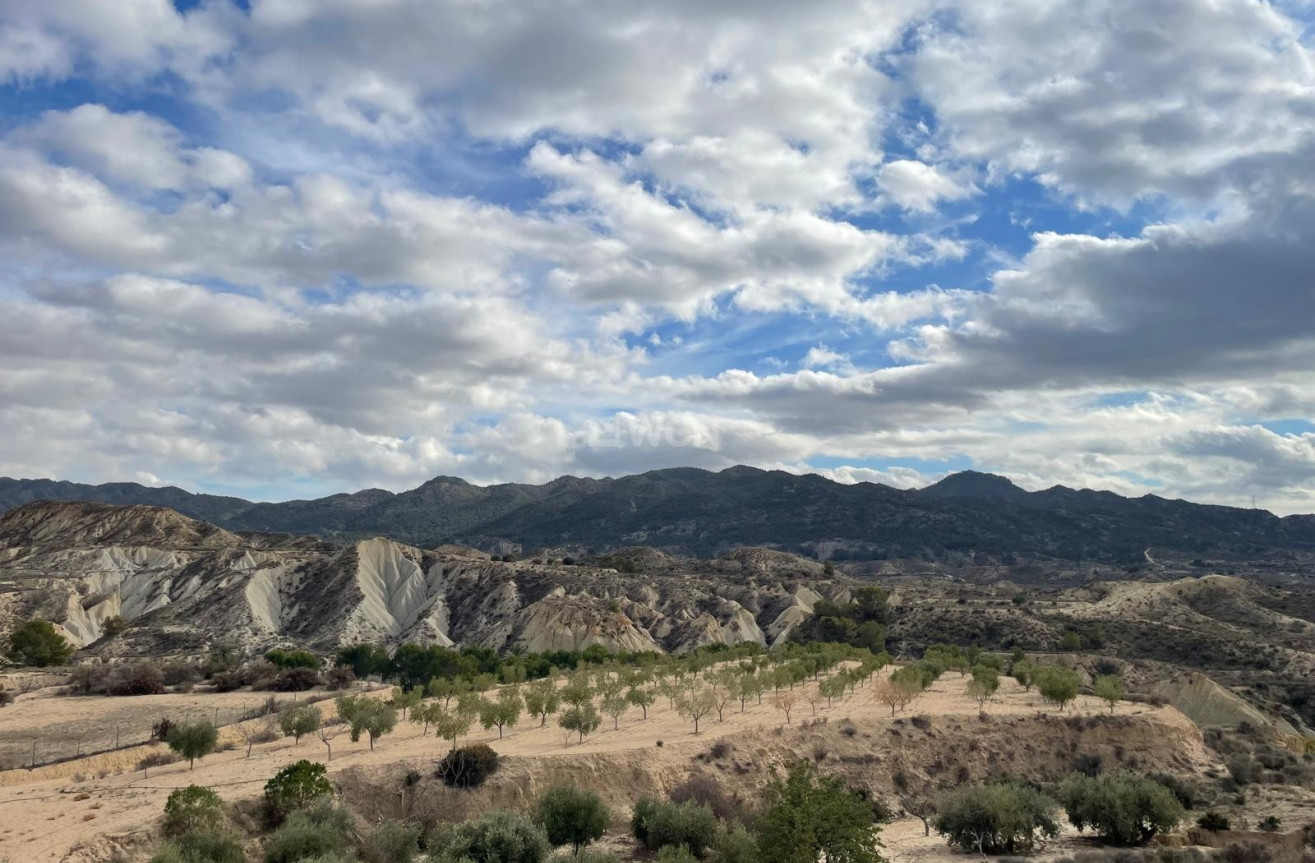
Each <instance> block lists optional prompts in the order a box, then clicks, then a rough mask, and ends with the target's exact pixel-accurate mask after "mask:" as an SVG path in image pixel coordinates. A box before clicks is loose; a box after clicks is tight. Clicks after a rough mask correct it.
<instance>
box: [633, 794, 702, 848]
mask: <svg viewBox="0 0 1315 863" xmlns="http://www.w3.org/2000/svg"><path fill="white" fill-rule="evenodd" d="M644 835H645V838H644V840H643V841H644V845H645V846H646V847H647V848H648V850H650V851H658V850H660V849H662V848H665V847H667V846H668V845H684V846H685V847H686V848H688V849H689V851H690V852H691V853H692V854H694V856H696V857H702V856H703V852H704V851H706V850H707V848H708V847H709V846H710V845H712V841H713V839H715V838H716V836H717V817H716V816H715V815H713V814H712V810H711V809H709V808H708V807H707V806H703V805H700V804H698V803H694V802H692V801H687V802H685V803H658V804H657V805H656V806H655V807H653V809H652V811H651V813H649V814H648V815H647V817H646V819H645V822H644Z"/></svg>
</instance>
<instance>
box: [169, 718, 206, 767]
mask: <svg viewBox="0 0 1315 863" xmlns="http://www.w3.org/2000/svg"><path fill="white" fill-rule="evenodd" d="M166 742H167V743H168V744H169V748H170V749H172V750H173V751H174V752H177V753H178V754H179V755H180V756H182V757H183V758H186V759H187V769H188V770H191V769H193V768H195V767H196V759H198V758H204V757H205V756H207V755H209V754H210V753H211V752H214V751H215V745H216V744H217V743H219V729H218V728H215V727H214V726H213V725H211V724H210V723H209V722H181V723H179V724H177V725H175V726H173V727H172V728H171V729H170V730H169V737H168V738H167V740H166Z"/></svg>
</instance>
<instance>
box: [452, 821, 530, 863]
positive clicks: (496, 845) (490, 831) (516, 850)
mask: <svg viewBox="0 0 1315 863" xmlns="http://www.w3.org/2000/svg"><path fill="white" fill-rule="evenodd" d="M550 847H551V846H549V844H548V837H547V836H546V835H545V834H544V832H543V829H542V828H540V827H539V826H538V825H536V824H535V823H534V822H532V821H530V819H529V818H527V817H525V816H524V815H523V814H521V813H519V812H490V813H489V814H488V815H485V816H483V817H481V818H476V819H475V820H473V821H466V822H463V823H462V824H459V825H458V826H457V827H456V828H455V829H454V830H453V831H452V834H451V836H450V837H449V839H448V841H447V848H446V852H447V858H448V859H451V860H462V859H469V860H471V861H475V863H540V861H542V860H543V859H544V858H546V857H547V856H548V851H549V849H550Z"/></svg>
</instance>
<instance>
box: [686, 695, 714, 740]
mask: <svg viewBox="0 0 1315 863" xmlns="http://www.w3.org/2000/svg"><path fill="white" fill-rule="evenodd" d="M716 709H717V696H715V695H714V694H713V692H712V690H711V689H708V688H706V687H703V688H699V689H693V690H691V691H690V692H688V693H686V694H683V695H681V696H680V698H678V699H677V700H676V710H677V711H679V713H680V715H681V716H683V717H685V718H686V719H689V720H691V721H692V722H693V723H694V733H695V734H698V733H699V720H701V719H702V718H703V717H705V716H707V715H708V714H709V713H711V712H712V711H714V710H716Z"/></svg>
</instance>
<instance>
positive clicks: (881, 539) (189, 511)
mask: <svg viewBox="0 0 1315 863" xmlns="http://www.w3.org/2000/svg"><path fill="white" fill-rule="evenodd" d="M33 500H83V501H95V502H103V503H113V504H148V505H151V506H163V507H168V508H170V509H173V510H176V511H178V512H180V513H182V514H184V515H187V516H190V517H192V518H198V519H202V520H205V521H209V522H212V523H214V524H217V525H219V526H221V527H223V528H225V529H228V530H233V531H274V532H282V533H294V534H314V535H319V536H324V537H330V538H339V539H358V538H362V537H368V536H384V537H388V538H390V539H396V540H399V541H402V542H407V543H410V544H413V545H417V546H421V547H435V546H437V545H439V544H440V543H445V542H459V543H465V544H471V545H476V546H481V547H491V546H493V545H494V544H496V543H497V542H499V541H509V542H513V543H518V544H520V545H522V546H524V547H526V548H537V547H552V548H557V547H572V548H573V547H579V548H583V549H590V550H595V551H604V550H608V549H612V548H619V547H624V546H634V545H648V546H653V547H657V548H662V549H666V550H669V551H673V552H675V553H679V554H685V555H692V556H701V557H710V556H714V555H716V554H720V553H722V552H724V551H726V550H728V549H730V548H734V547H738V546H750V545H752V546H774V547H778V548H785V549H789V550H793V551H800V552H804V553H809V552H810V551H812V550H813V549H815V548H816V547H817V546H818V545H819V544H823V543H825V544H826V545H827V547H828V548H831V549H840V550H841V551H842V553H844V554H848V555H850V556H853V557H858V558H910V557H928V556H930V557H936V556H941V555H946V554H964V553H972V554H986V555H994V556H1001V555H1023V556H1043V557H1054V558H1061V559H1096V560H1106V561H1133V560H1139V559H1141V553H1142V551H1143V550H1144V549H1146V548H1148V547H1154V548H1158V549H1168V550H1174V551H1180V552H1183V553H1191V554H1193V555H1211V556H1216V557H1221V556H1222V557H1230V556H1234V557H1243V556H1245V557H1255V556H1257V555H1262V554H1272V553H1284V552H1311V551H1315V516H1308V515H1299V516H1288V517H1285V518H1279V517H1278V516H1275V515H1273V514H1271V513H1269V512H1265V511H1263V510H1254V509H1240V508H1235V507H1223V506H1211V505H1205V504H1196V503H1190V502H1187V501H1181V500H1167V499H1164V498H1160V497H1157V496H1155V495H1145V496H1143V497H1140V498H1126V497H1122V496H1120V495H1117V494H1114V493H1112V492H1104V491H1091V490H1086V489H1082V490H1076V489H1070V488H1066V487H1064V486H1055V487H1053V488H1049V489H1046V490H1044V491H1036V492H1029V491H1025V490H1024V489H1021V488H1019V487H1018V486H1016V485H1014V484H1013V483H1012V482H1011V481H1009V480H1008V479H1006V478H1005V477H1001V476H995V475H993V474H986V473H980V472H976V471H964V472H961V473H956V474H953V475H951V476H948V477H946V478H945V479H943V480H941V481H940V482H937V483H935V484H933V485H931V486H928V487H927V488H924V489H920V490H905V489H895V488H890V487H888V486H884V485H879V484H873V483H858V484H854V485H846V484H842V483H837V482H833V481H831V480H828V479H826V478H824V477H821V476H818V475H816V474H791V473H786V472H784V471H764V470H759V469H757V468H751V467H744V466H739V467H733V468H727V469H726V470H723V471H719V472H711V471H705V470H700V469H695V468H673V469H666V470H655V471H649V472H647V473H642V474H636V475H633V476H624V477H619V478H615V479H612V478H607V479H587V478H579V477H572V476H565V477H560V478H558V479H555V480H553V481H551V482H548V483H544V484H542V485H528V484H517V483H507V484H502V485H492V486H476V485H472V484H470V483H468V482H466V481H465V480H463V479H460V478H457V477H444V476H440V477H435V478H434V479H432V480H430V481H428V482H426V483H424V484H423V485H421V486H419V487H417V488H415V489H411V490H410V491H405V492H400V493H393V492H388V491H384V490H381V489H366V490H364V491H359V492H356V493H354V494H336V495H330V496H328V497H324V498H318V499H315V500H296V501H287V502H283V503H252V502H250V501H245V500H242V499H241V498H235V497H222V496H217V495H206V494H192V493H190V492H187V491H184V490H182V489H179V488H174V487H166V488H151V487H148V486H143V485H138V484H136V483H109V484H105V485H81V484H78V483H70V482H56V481H53V480H15V479H9V478H0V510H6V509H10V508H12V507H15V506H18V505H20V504H23V503H27V502H29V501H33Z"/></svg>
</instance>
